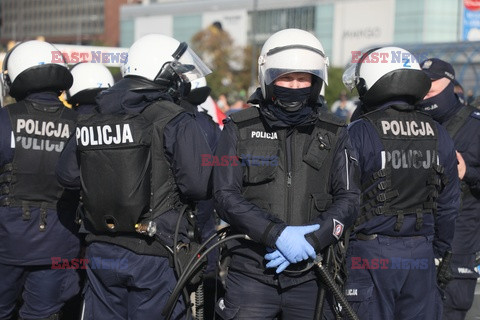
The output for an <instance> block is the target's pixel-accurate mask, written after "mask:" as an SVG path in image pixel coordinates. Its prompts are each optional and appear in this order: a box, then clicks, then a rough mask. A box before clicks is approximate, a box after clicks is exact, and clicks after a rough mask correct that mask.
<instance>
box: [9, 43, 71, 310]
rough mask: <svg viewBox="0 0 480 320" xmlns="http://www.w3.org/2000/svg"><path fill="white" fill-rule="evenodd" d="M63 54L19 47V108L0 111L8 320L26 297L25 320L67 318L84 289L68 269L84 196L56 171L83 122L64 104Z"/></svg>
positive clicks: (12, 60) (15, 67)
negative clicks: (63, 314) (56, 58)
mask: <svg viewBox="0 0 480 320" xmlns="http://www.w3.org/2000/svg"><path fill="white" fill-rule="evenodd" d="M57 51H58V50H57V49H56V48H55V47H54V46H53V45H51V44H49V43H47V42H41V41H27V42H23V43H20V44H18V45H17V46H15V47H14V48H12V49H11V50H10V51H9V52H8V53H7V55H6V57H5V59H4V63H3V74H4V83H5V84H6V86H7V89H8V90H9V94H10V95H11V96H12V97H13V98H15V100H16V101H17V102H16V103H13V104H10V105H8V106H6V107H5V108H2V109H0V167H1V168H0V172H1V174H0V181H1V182H0V184H1V190H2V191H1V196H0V230H2V231H1V232H0V243H1V246H0V319H10V317H11V316H12V314H13V312H14V308H15V305H16V302H17V298H19V295H20V294H21V293H22V292H23V293H22V299H23V304H22V306H21V307H20V310H19V317H20V319H59V312H60V309H61V308H62V306H63V305H64V303H65V302H66V301H67V300H68V299H70V298H71V297H73V296H74V295H75V294H76V293H77V292H78V291H79V283H78V281H79V280H78V275H77V274H76V270H74V269H67V268H69V267H70V266H71V262H72V259H74V258H76V257H77V255H78V253H79V250H80V243H79V238H78V237H77V235H76V234H77V228H76V227H75V223H74V219H75V209H76V206H77V203H78V201H77V200H76V199H77V198H78V193H75V192H70V191H66V190H64V189H63V188H62V187H61V186H60V184H59V183H58V182H57V180H56V178H55V165H56V163H57V160H58V157H59V155H60V152H61V151H62V149H63V147H64V145H65V143H66V141H67V140H68V138H69V136H70V134H71V133H72V132H73V130H74V127H75V121H76V114H75V112H74V111H72V110H70V109H68V108H66V107H65V106H64V105H63V103H62V102H61V101H60V100H59V98H58V97H59V95H60V93H61V92H62V91H63V90H66V89H68V88H70V86H71V85H72V75H71V74H70V71H69V70H68V68H67V65H66V64H65V63H63V62H52V55H53V53H54V52H57Z"/></svg>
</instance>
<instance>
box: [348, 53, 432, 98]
mask: <svg viewBox="0 0 480 320" xmlns="http://www.w3.org/2000/svg"><path fill="white" fill-rule="evenodd" d="M342 80H343V83H344V85H345V86H346V87H347V88H348V89H350V90H353V89H354V88H356V89H357V91H358V95H359V98H360V100H361V101H362V102H363V104H364V105H365V106H366V107H368V108H372V107H376V106H379V105H381V104H382V103H385V102H388V101H390V100H395V99H399V100H402V101H406V102H408V103H410V104H412V105H413V104H415V103H416V102H417V101H419V100H421V99H423V97H424V96H425V95H426V94H427V92H428V90H429V89H430V85H431V83H430V79H429V78H428V77H427V76H426V75H425V73H424V72H422V70H421V68H420V64H419V62H418V60H417V59H416V58H415V56H414V55H413V54H411V53H410V52H409V51H407V50H405V49H402V48H398V47H383V48H373V49H370V50H367V51H366V52H365V53H364V54H363V55H362V56H361V57H360V59H358V61H355V62H353V61H352V62H350V63H349V64H348V65H347V67H346V68H345V72H344V73H343V76H342Z"/></svg>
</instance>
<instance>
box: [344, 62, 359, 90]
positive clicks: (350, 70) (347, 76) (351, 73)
mask: <svg viewBox="0 0 480 320" xmlns="http://www.w3.org/2000/svg"><path fill="white" fill-rule="evenodd" d="M358 80H359V76H358V75H357V63H352V62H349V63H348V65H347V66H346V67H345V71H344V72H343V75H342V82H343V84H344V85H345V87H347V88H348V89H350V91H353V89H355V87H356V85H357V83H358Z"/></svg>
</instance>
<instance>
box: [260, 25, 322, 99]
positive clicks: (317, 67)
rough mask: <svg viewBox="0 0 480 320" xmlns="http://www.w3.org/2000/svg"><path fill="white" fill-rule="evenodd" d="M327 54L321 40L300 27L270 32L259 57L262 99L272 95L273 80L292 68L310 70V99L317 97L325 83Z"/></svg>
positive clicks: (297, 70) (290, 71)
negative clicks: (311, 78)
mask: <svg viewBox="0 0 480 320" xmlns="http://www.w3.org/2000/svg"><path fill="white" fill-rule="evenodd" d="M327 67H328V58H327V57H326V56H325V53H324V50H323V46H322V44H321V43H320V41H319V40H318V39H317V38H316V37H315V36H314V35H313V34H311V33H309V32H307V31H305V30H300V29H285V30H281V31H278V32H277V33H275V34H273V35H272V36H270V38H268V39H267V41H266V42H265V44H264V45H263V47H262V51H261V52H260V57H259V58H258V81H259V83H260V87H261V89H262V95H263V98H264V99H265V100H270V99H271V98H272V92H273V82H274V81H275V79H277V78H278V77H280V76H282V75H285V74H287V73H292V72H306V73H310V74H312V75H313V76H314V77H313V81H312V91H311V95H310V99H309V100H311V101H313V102H315V101H317V98H318V95H319V93H320V90H321V88H322V86H323V83H325V84H328V75H327Z"/></svg>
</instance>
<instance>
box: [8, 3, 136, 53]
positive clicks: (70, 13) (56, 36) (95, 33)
mask: <svg viewBox="0 0 480 320" xmlns="http://www.w3.org/2000/svg"><path fill="white" fill-rule="evenodd" d="M128 2H129V1H128V0H82V1H73V0H2V1H1V21H2V25H1V30H0V42H1V43H2V44H7V43H8V42H9V41H14V42H17V41H25V40H31V39H35V38H37V37H42V38H44V39H45V40H46V41H48V42H53V43H67V44H92V43H99V44H103V45H107V46H118V45H119V43H118V39H119V8H120V6H121V5H123V4H127V3H128Z"/></svg>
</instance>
